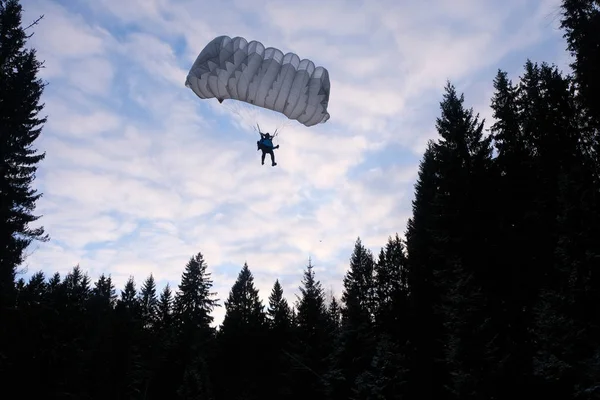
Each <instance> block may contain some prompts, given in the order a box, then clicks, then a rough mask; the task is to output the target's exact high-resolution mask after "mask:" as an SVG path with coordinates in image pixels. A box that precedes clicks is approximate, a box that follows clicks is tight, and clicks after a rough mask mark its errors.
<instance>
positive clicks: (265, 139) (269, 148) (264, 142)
mask: <svg viewBox="0 0 600 400" xmlns="http://www.w3.org/2000/svg"><path fill="white" fill-rule="evenodd" d="M258 133H259V134H260V140H259V141H257V142H256V151H258V150H262V157H261V165H265V156H266V155H267V154H269V155H270V156H271V165H272V166H273V167H274V166H276V165H277V163H276V162H275V154H273V150H275V149H278V148H279V145H277V146H273V137H274V136H271V135H270V134H269V132H267V133H262V132H261V131H260V128H259V130H258Z"/></svg>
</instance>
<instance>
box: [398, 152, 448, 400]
mask: <svg viewBox="0 0 600 400" xmlns="http://www.w3.org/2000/svg"><path fill="white" fill-rule="evenodd" d="M440 179H441V173H440V167H439V165H438V162H437V155H436V153H435V147H434V143H433V141H430V142H429V143H428V146H427V149H426V150H425V153H424V155H423V159H422V160H421V163H420V166H419V176H418V179H417V182H416V184H415V199H414V200H413V204H412V208H413V215H412V217H411V218H410V219H409V220H408V223H407V230H406V238H407V252H408V276H407V278H408V284H409V286H410V292H411V293H410V309H411V318H410V326H411V329H410V341H411V343H412V346H413V347H414V351H413V352H412V357H411V359H410V378H409V380H408V381H409V385H408V387H407V391H408V397H409V398H415V399H416V398H439V399H444V398H447V393H446V390H445V389H444V388H445V386H446V385H447V384H448V376H447V373H446V372H447V370H446V367H445V364H444V363H443V362H442V360H443V359H444V354H443V349H444V335H443V329H442V321H441V317H440V314H439V313H438V312H437V310H436V307H437V305H438V304H440V302H441V293H440V289H439V287H438V285H436V283H435V278H436V275H437V269H438V268H439V265H441V263H442V260H443V256H441V255H440V254H439V253H438V252H436V251H433V250H434V249H435V244H436V238H435V237H434V234H435V232H436V221H435V219H436V217H437V216H438V215H440V214H441V213H442V212H443V210H441V209H440V208H439V207H438V206H437V204H436V203H435V196H436V193H437V191H438V190H439V188H440V187H441V186H440V185H441V184H440Z"/></svg>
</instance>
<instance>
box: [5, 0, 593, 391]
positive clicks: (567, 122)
mask: <svg viewBox="0 0 600 400" xmlns="http://www.w3.org/2000/svg"><path fill="white" fill-rule="evenodd" d="M21 13H22V6H21V4H20V2H19V1H18V0H0V162H1V164H0V171H1V174H0V220H1V221H2V224H1V226H0V243H1V245H0V374H1V376H2V377H3V378H4V381H5V382H6V384H5V386H4V392H6V395H8V396H9V397H10V398H12V396H11V395H10V393H18V396H19V397H23V398H30V397H31V398H33V397H34V396H40V397H41V396H44V397H51V398H57V399H93V398H94V399H95V398H99V399H100V398H115V399H165V398H169V399H174V398H180V399H212V400H242V399H264V398H268V397H276V398H285V399H303V400H304V399H307V398H315V399H331V400H334V399H335V400H337V399H340V400H341V399H344V400H346V399H362V400H383V399H403V400H406V399H409V400H410V399H449V400H454V399H456V400H458V399H461V400H463V399H513V398H515V397H518V396H521V397H524V398H546V397H550V396H553V397H555V398H561V399H599V398H600V307H599V306H600V287H599V286H600V100H599V97H598V93H600V74H598V65H600V35H599V34H598V32H600V2H599V1H598V0H563V2H562V4H561V29H562V30H563V32H564V37H565V39H566V43H567V51H568V52H569V53H570V55H571V56H572V60H573V61H572V64H571V71H570V72H569V73H565V72H563V71H559V70H558V68H557V67H556V66H554V65H550V64H548V63H545V62H541V63H537V62H533V61H531V60H527V61H526V62H525V63H524V68H523V71H522V74H521V75H520V76H519V77H518V79H517V80H516V81H512V80H511V79H510V78H509V76H508V74H507V73H506V72H505V71H502V70H499V71H498V72H497V75H496V76H495V78H494V80H493V85H494V94H493V98H492V99H491V107H492V110H493V116H494V123H493V124H492V125H490V126H489V128H487V129H486V127H485V121H483V120H482V119H481V118H480V116H479V114H477V113H476V112H475V111H474V110H473V109H472V108H469V107H467V106H465V99H464V96H463V95H462V94H459V93H458V92H457V90H456V88H455V87H454V86H453V85H452V83H450V82H448V84H447V85H446V87H445V88H444V93H443V97H442V100H441V102H440V115H439V117H438V118H437V119H436V121H435V125H436V128H437V131H438V133H439V136H438V137H437V138H436V139H435V140H431V141H430V142H429V144H428V146H427V149H426V151H425V153H424V155H423V158H422V160H421V163H420V168H419V175H418V179H417V182H416V183H415V192H414V200H413V203H412V206H413V209H412V217H411V218H410V219H409V222H408V224H407V227H406V231H405V235H404V239H402V238H400V236H399V235H398V234H395V235H393V236H390V237H389V239H388V241H387V243H385V244H384V245H383V247H382V248H381V250H380V251H379V253H377V254H373V253H372V252H371V251H370V250H368V249H367V248H366V247H365V246H364V245H363V243H362V242H361V240H360V238H358V239H357V240H356V242H355V244H354V249H353V252H352V254H351V255H350V258H349V267H348V270H347V272H346V274H345V276H344V278H343V292H342V293H341V296H340V297H339V298H335V297H331V298H330V297H328V296H326V294H325V292H324V290H323V288H322V286H321V283H320V281H319V280H318V277H317V276H316V274H315V271H314V267H313V265H312V261H311V260H308V264H307V266H306V269H305V271H304V275H303V279H302V281H301V282H300V285H299V292H298V294H297V296H296V297H297V298H296V301H294V302H293V303H289V302H288V301H287V300H286V296H284V293H283V289H282V286H281V284H280V283H279V281H275V282H274V284H273V287H272V290H271V293H270V295H269V297H268V301H267V303H266V304H263V301H262V300H261V298H260V296H259V292H258V290H257V289H256V287H255V285H254V277H253V275H252V273H251V271H250V268H249V266H248V265H247V264H245V265H243V267H242V269H241V271H240V273H239V275H238V277H237V280H236V282H235V283H234V284H233V286H232V288H231V290H230V292H229V294H228V297H227V299H226V300H225V301H224V307H225V317H224V320H223V322H222V323H221V324H220V325H219V326H218V327H216V328H215V327H213V326H212V325H213V317H212V315H211V314H212V312H213V310H214V308H215V307H217V306H218V301H219V300H218V299H217V298H216V294H215V293H214V292H213V291H212V290H213V289H212V287H213V281H212V278H211V273H210V272H209V270H208V265H207V261H206V260H205V259H204V256H203V254H202V252H200V251H199V252H198V253H197V254H195V255H193V256H192V257H191V258H190V260H189V262H188V263H187V265H186V266H185V268H184V270H183V273H182V276H181V280H180V283H179V285H178V287H177V288H171V287H170V286H169V285H166V286H165V287H164V288H158V287H157V285H156V282H155V281H154V278H153V276H152V275H150V276H148V277H146V278H145V280H144V281H143V283H142V285H141V286H139V287H138V285H137V284H136V282H135V280H134V278H133V277H131V278H130V279H129V281H128V282H127V283H126V285H125V287H124V288H123V289H122V290H120V293H119V294H117V291H116V288H115V286H114V284H113V283H112V281H111V277H110V276H106V275H101V276H100V277H97V278H96V280H95V281H94V282H92V280H91V279H90V277H89V276H88V275H87V274H86V273H85V272H84V271H83V270H82V269H81V268H80V266H76V267H74V268H73V269H72V270H71V271H70V272H69V273H68V274H66V275H65V276H60V275H59V274H58V273H54V274H49V275H46V274H45V273H44V272H41V271H40V272H37V273H35V274H33V275H32V276H31V277H30V278H29V279H27V280H25V279H23V278H22V277H19V276H18V274H17V271H18V268H19V266H20V265H21V264H22V263H23V261H24V259H25V255H26V250H27V249H28V247H29V245H30V244H31V243H33V242H35V241H40V240H41V241H46V240H49V237H48V235H47V233H46V232H45V231H44V228H37V229H32V228H30V227H29V225H30V223H32V222H33V221H36V220H37V219H38V218H39V216H36V215H35V204H36V202H37V200H38V199H39V197H40V196H41V194H40V193H38V192H37V191H35V190H34V189H33V188H32V184H33V181H34V179H35V173H36V170H37V165H38V164H39V163H40V162H41V161H42V160H43V158H44V156H45V154H44V153H39V152H38V151H37V150H35V149H34V147H33V144H34V143H35V141H36V140H37V138H38V137H39V135H40V134H41V132H42V127H43V124H44V123H45V122H46V119H45V117H42V116H41V112H42V111H43V104H42V103H41V102H40V98H41V95H42V93H43V89H44V86H45V83H44V82H42V81H41V80H40V79H39V78H38V76H37V75H38V72H39V69H40V68H41V67H42V63H41V62H40V61H38V60H37V58H36V52H35V50H34V49H28V48H27V47H26V43H27V39H28V35H29V34H30V33H29V31H30V30H31V29H32V28H33V27H34V26H35V24H33V25H32V26H28V25H27V24H23V23H22V20H21Z"/></svg>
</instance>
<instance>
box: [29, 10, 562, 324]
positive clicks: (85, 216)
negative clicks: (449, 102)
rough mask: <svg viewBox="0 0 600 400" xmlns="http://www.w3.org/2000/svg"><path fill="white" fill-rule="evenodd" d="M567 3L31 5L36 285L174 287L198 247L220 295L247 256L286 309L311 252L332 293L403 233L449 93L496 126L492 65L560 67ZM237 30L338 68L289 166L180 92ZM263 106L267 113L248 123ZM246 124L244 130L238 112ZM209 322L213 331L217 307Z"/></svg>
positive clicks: (299, 135)
mask: <svg viewBox="0 0 600 400" xmlns="http://www.w3.org/2000/svg"><path fill="white" fill-rule="evenodd" d="M559 4H560V2H559V0H536V1H533V0H505V1H502V2H499V1H495V0H485V1H482V0H431V1H429V2H427V3H425V2H398V1H394V0H365V1H358V0H352V1H342V0H331V1H327V2H321V1H317V0H296V1H294V2H291V1H287V0H281V1H263V0H229V1H225V0H223V1H218V2H215V1H205V0H194V1H191V0H127V1H122V0H97V1H94V2H90V1H84V0H64V1H58V0H26V1H24V2H23V5H24V8H25V10H24V11H25V13H24V23H25V24H28V23H29V22H30V21H33V20H34V19H35V18H37V17H38V16H39V15H41V14H44V15H45V17H44V19H43V20H42V22H41V23H40V24H39V25H38V26H37V27H36V30H35V35H34V36H33V38H32V39H31V40H30V45H32V46H34V47H35V48H36V49H37V51H38V56H39V58H40V59H42V60H45V63H46V64H45V68H44V70H43V71H42V78H43V79H45V80H46V81H48V82H49V86H48V87H47V89H46V92H45V94H44V98H43V101H44V102H45V104H46V109H45V111H46V113H47V115H48V118H49V119H48V123H47V124H46V126H45V129H44V131H43V135H42V137H41V139H40V140H39V142H38V148H39V149H40V150H43V151H46V152H47V157H46V160H45V161H44V162H43V163H42V164H41V166H40V169H39V173H38V178H37V181H36V186H37V188H38V189H39V190H40V191H42V192H43V193H44V197H43V198H42V199H41V200H40V202H39V204H38V209H37V212H38V213H41V214H43V215H44V216H43V218H42V219H41V220H40V223H41V224H43V225H44V226H45V227H46V229H47V231H48V232H49V233H50V235H51V236H52V240H51V241H50V242H49V243H43V244H37V245H35V247H33V248H32V249H31V255H30V257H29V258H28V260H27V263H26V265H25V267H26V268H27V274H26V276H28V275H30V274H31V273H33V272H35V271H37V270H43V271H45V272H47V273H48V274H50V273H53V272H55V271H58V272H60V273H61V274H63V275H64V274H65V273H67V272H68V271H69V270H71V269H72V267H73V266H74V265H76V264H80V266H81V267H82V268H83V269H84V270H85V271H88V272H89V274H90V277H91V278H92V280H94V281H95V280H96V279H97V277H98V276H99V275H100V274H101V273H106V274H111V276H112V277H113V279H114V281H115V283H116V285H117V288H118V289H121V288H122V287H123V285H124V283H125V281H126V280H127V278H128V277H129V276H130V275H133V276H134V277H135V278H136V283H137V285H138V287H139V286H141V283H142V282H143V280H144V279H145V278H146V277H147V276H148V275H149V274H150V273H152V274H153V275H154V277H155V278H156V279H157V281H158V282H159V285H160V286H161V287H162V286H163V285H164V284H165V283H166V282H170V283H171V286H172V287H173V288H176V287H177V284H178V283H179V279H180V277H181V273H182V271H183V269H184V266H185V264H186V262H187V261H188V260H189V258H190V257H191V256H193V255H194V254H196V253H197V252H198V251H201V252H202V253H203V254H204V256H205V258H206V261H207V263H208V266H209V270H210V272H211V273H212V274H213V278H214V281H215V289H216V291H217V292H218V296H219V298H220V299H221V300H223V299H226V297H227V294H228V291H229V289H230V288H231V285H232V284H233V282H234V281H235V279H236V277H237V274H238V272H239V270H240V269H241V267H242V265H243V264H244V262H247V263H248V265H249V266H250V269H251V270H252V272H253V274H254V276H255V281H256V284H257V286H258V288H259V290H260V292H261V295H262V298H263V299H264V300H265V304H266V298H267V297H268V295H269V292H270V289H271V287H272V285H273V283H274V281H275V279H277V278H279V279H280V281H281V282H282V285H283V286H284V291H285V293H286V297H287V298H288V299H289V300H291V301H293V300H294V299H295V294H297V293H298V290H297V287H298V285H299V284H300V280H301V275H302V272H303V270H304V268H305V266H306V264H307V260H308V257H309V255H310V256H311V257H312V260H313V263H314V264H315V266H316V268H315V269H316V273H317V277H318V279H320V280H321V282H322V283H323V285H324V287H325V288H326V289H327V290H331V291H332V293H333V294H335V295H336V296H339V295H340V294H341V284H342V277H343V274H344V273H345V271H346V270H347V268H348V259H349V257H350V254H351V252H352V248H353V246H354V242H355V240H356V238H357V237H358V236H360V237H361V239H362V240H363V242H364V244H365V245H366V246H367V247H369V248H371V249H372V250H373V251H374V252H375V254H377V253H378V252H379V249H380V248H381V246H383V245H384V244H385V242H386V240H387V238H388V236H390V235H394V234H395V233H399V234H400V235H402V234H403V233H404V230H405V227H406V221H407V219H408V217H409V216H410V212H411V201H412V199H413V185H414V182H415V178H416V174H417V169H418V164H419V161H420V159H421V156H422V153H423V150H424V147H425V144H426V142H427V140H428V139H430V138H434V137H435V136H436V132H435V118H436V117H437V116H438V115H439V102H440V100H441V96H442V93H443V87H444V84H445V82H446V80H447V79H450V80H451V81H452V82H453V83H454V84H455V85H456V86H457V89H458V90H459V91H461V92H464V93H465V97H466V104H467V106H469V107H471V106H472V107H474V108H475V110H476V111H477V112H479V113H480V114H481V116H482V117H485V118H486V119H487V121H488V123H487V124H486V125H487V126H489V125H490V123H491V115H490V109H489V100H490V97H491V95H492V90H493V88H492V80H493V78H494V76H495V73H496V71H497V69H498V68H501V69H504V70H506V71H508V72H509V74H510V75H511V77H512V78H513V79H516V78H517V77H518V75H520V74H521V71H522V66H523V64H524V63H525V61H526V59H527V58H528V57H530V58H531V59H532V60H533V61H540V62H541V61H547V62H550V63H555V64H557V65H559V67H561V68H562V69H566V68H567V67H566V65H567V63H568V57H567V53H566V51H565V44H564V41H563V39H562V37H561V36H562V33H561V32H560V31H559V30H558V7H559ZM223 34H225V35H229V36H232V37H233V36H243V37H245V38H246V39H248V40H258V41H261V42H262V43H263V44H265V45H266V46H272V47H277V48H279V49H281V50H282V51H284V52H287V51H294V52H296V53H297V54H298V55H299V56H300V57H301V58H309V59H311V60H313V61H314V62H315V63H316V64H317V65H323V66H325V67H326V68H328V70H329V73H330V78H331V96H330V103H329V112H330V114H331V119H330V120H329V121H328V122H327V123H325V124H321V125H317V126H314V127H311V128H306V127H304V126H302V125H301V124H299V123H289V124H286V126H285V128H284V130H283V131H282V132H281V134H280V135H279V137H278V144H280V146H281V148H280V149H279V150H278V152H277V153H276V155H277V161H278V163H279V165H278V166H277V167H275V168H272V167H271V166H270V165H268V164H265V166H261V165H260V153H259V152H257V151H256V147H255V142H256V136H257V135H256V132H254V131H253V130H252V123H253V122H255V120H254V119H253V118H258V119H257V121H259V122H261V127H262V128H263V129H265V130H272V129H273V128H274V127H275V126H276V124H277V122H281V121H283V119H281V118H280V119H278V121H277V118H275V119H273V118H271V117H273V114H272V113H271V114H269V113H267V112H262V111H260V110H253V109H252V108H250V107H235V110H238V111H239V110H241V111H243V112H241V113H239V114H237V113H232V112H231V108H232V107H231V105H230V106H227V107H226V106H224V105H225V104H226V103H228V102H227V101H226V102H225V103H224V104H223V105H219V104H218V103H217V101H216V100H200V99H198V98H197V97H196V96H195V95H194V94H193V92H192V91H191V90H189V89H188V88H186V87H185V86H184V82H185V77H186V75H187V72H188V70H189V68H190V67H191V65H192V63H193V61H194V59H195V57H196V56H197V55H198V53H199V52H200V51H201V50H202V48H203V47H204V45H205V44H206V43H208V42H209V41H210V40H211V39H212V38H214V37H216V36H219V35H223ZM254 111H257V112H254ZM240 117H244V118H243V119H241V118H240ZM224 311H225V310H224V309H223V307H220V308H218V309H217V310H216V311H215V313H214V316H215V318H216V322H217V323H218V322H220V321H221V319H222V316H223V314H224Z"/></svg>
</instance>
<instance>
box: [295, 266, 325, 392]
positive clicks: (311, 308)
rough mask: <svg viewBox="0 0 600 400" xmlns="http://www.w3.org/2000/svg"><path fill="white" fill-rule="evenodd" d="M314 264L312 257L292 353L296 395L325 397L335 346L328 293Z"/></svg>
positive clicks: (302, 289) (298, 305)
mask: <svg viewBox="0 0 600 400" xmlns="http://www.w3.org/2000/svg"><path fill="white" fill-rule="evenodd" d="M313 268H314V266H313V265H312V260H311V259H310V258H309V260H308V265H307V267H306V270H305V271H304V275H303V278H302V284H301V286H300V288H299V290H300V296H297V301H296V307H295V308H296V310H297V312H296V319H295V320H296V324H297V325H296V326H297V328H296V332H297V342H296V344H295V349H294V351H293V352H290V354H289V357H290V359H291V360H292V363H293V367H294V368H295V369H296V374H295V376H294V384H293V393H294V398H297V399H305V398H323V396H325V395H326V393H328V391H329V390H330V389H329V387H328V381H329V380H331V378H329V377H328V374H329V372H330V371H329V369H330V362H331V361H330V357H329V355H330V354H331V352H332V350H333V338H332V337H331V333H330V332H329V330H328V329H327V322H328V315H327V306H326V304H325V293H324V291H323V287H322V285H321V282H320V281H318V280H317V279H316V278H315V271H314V269H313Z"/></svg>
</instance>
